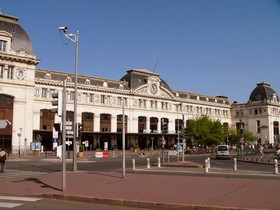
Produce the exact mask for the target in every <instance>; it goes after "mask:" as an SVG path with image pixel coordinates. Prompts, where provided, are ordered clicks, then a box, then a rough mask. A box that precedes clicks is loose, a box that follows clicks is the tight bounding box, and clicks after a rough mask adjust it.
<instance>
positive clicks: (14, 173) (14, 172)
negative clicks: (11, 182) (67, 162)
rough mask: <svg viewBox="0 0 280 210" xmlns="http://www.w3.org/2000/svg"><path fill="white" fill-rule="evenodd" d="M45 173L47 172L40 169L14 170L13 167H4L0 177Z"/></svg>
mask: <svg viewBox="0 0 280 210" xmlns="http://www.w3.org/2000/svg"><path fill="white" fill-rule="evenodd" d="M42 174H47V172H40V171H22V170H14V169H5V172H4V173H0V179H1V178H13V177H29V176H36V175H42Z"/></svg>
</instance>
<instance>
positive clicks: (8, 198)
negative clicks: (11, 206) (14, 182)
mask: <svg viewBox="0 0 280 210" xmlns="http://www.w3.org/2000/svg"><path fill="white" fill-rule="evenodd" d="M0 200H13V201H27V202H28V201H29V202H35V201H39V200H41V198H31V197H17V196H5V195H3V196H0Z"/></svg>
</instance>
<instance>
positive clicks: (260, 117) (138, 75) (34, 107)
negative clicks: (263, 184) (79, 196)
mask: <svg viewBox="0 0 280 210" xmlns="http://www.w3.org/2000/svg"><path fill="white" fill-rule="evenodd" d="M0 24H1V27H0V45H1V46H0V84H1V87H0V97H1V98H2V99H1V100H3V101H12V105H9V103H8V102H7V103H6V102H5V104H6V105H5V106H4V105H3V108H1V107H0V120H1V119H8V120H10V121H11V128H9V129H8V128H5V129H0V135H1V136H2V141H1V140H0V143H1V146H2V147H8V148H9V149H11V150H12V152H13V153H17V152H19V153H20V152H21V151H24V152H26V150H29V149H30V143H31V142H42V143H43V144H44V145H45V147H46V148H47V149H52V145H53V144H52V143H53V138H56V137H54V130H53V127H54V124H55V123H59V122H61V118H60V117H59V116H57V115H56V114H54V113H52V112H51V109H52V108H53V106H52V105H51V101H52V97H51V96H52V93H54V92H58V91H62V89H63V81H64V80H66V81H67V88H66V89H67V90H66V92H67V96H66V98H67V103H66V107H67V120H68V121H70V122H72V121H73V107H74V81H75V80H74V76H75V75H74V74H72V73H65V72H59V71H54V70H47V69H39V68H36V65H37V64H38V63H39V61H38V60H37V58H36V55H35V54H34V52H33V49H32V43H31V41H30V39H29V38H28V35H27V34H26V32H25V31H24V30H23V29H22V28H21V26H20V25H19V24H18V18H16V17H12V16H7V15H3V14H0ZM257 88H258V90H254V91H253V92H252V94H251V96H250V99H249V101H248V102H247V103H244V104H237V103H230V102H229V100H228V98H227V97H225V96H206V95H202V94H196V93H190V92H186V91H177V90H172V89H171V88H170V87H169V85H168V83H167V82H166V81H164V80H163V79H162V78H161V77H160V75H159V74H157V73H153V72H151V71H149V70H146V69H131V70H129V71H127V72H126V74H125V75H124V76H123V77H122V78H121V79H120V80H110V79H108V78H96V77H93V76H89V75H86V76H85V75H78V99H77V104H78V109H77V121H78V122H79V123H82V124H83V127H84V130H83V132H82V137H81V140H82V141H89V144H90V147H91V149H94V148H98V147H103V145H104V142H108V144H109V149H113V148H115V147H117V148H120V147H121V145H120V144H121V143H120V142H121V139H122V116H123V111H124V115H125V131H126V148H130V147H131V146H132V145H135V144H138V145H139V146H140V147H142V148H147V147H150V145H151V141H153V142H152V143H153V145H154V146H155V147H157V148H159V147H160V146H161V141H162V134H161V131H162V123H163V122H167V123H168V134H166V135H165V137H164V138H165V139H166V140H167V147H170V146H172V145H174V144H176V141H177V133H176V132H177V130H178V129H179V130H180V129H182V127H184V125H183V121H185V120H187V119H194V118H197V117H200V116H202V115H207V116H209V117H210V118H211V119H214V120H220V121H221V123H223V124H225V125H227V126H229V127H232V126H233V127H236V128H238V126H240V125H242V126H244V129H245V130H249V131H251V132H252V133H253V134H255V135H256V136H258V137H259V138H261V141H262V143H264V142H265V140H267V141H269V142H270V143H273V142H276V141H278V136H279V121H280V119H279V112H280V104H279V98H278V95H277V94H276V93H275V92H274V91H273V89H272V88H271V87H270V85H268V84H264V83H261V84H258V86H257ZM262 88H263V89H264V90H263V89H262ZM123 101H124V106H122V104H123ZM3 104H4V102H3ZM68 138H69V139H68V140H71V135H69V136H68ZM0 139H1V138H0ZM3 139H4V140H3Z"/></svg>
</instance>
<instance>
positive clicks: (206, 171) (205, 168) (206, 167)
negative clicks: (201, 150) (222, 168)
mask: <svg viewBox="0 0 280 210" xmlns="http://www.w3.org/2000/svg"><path fill="white" fill-rule="evenodd" d="M204 170H205V171H204V172H205V173H208V160H207V158H206V159H205V164H204Z"/></svg>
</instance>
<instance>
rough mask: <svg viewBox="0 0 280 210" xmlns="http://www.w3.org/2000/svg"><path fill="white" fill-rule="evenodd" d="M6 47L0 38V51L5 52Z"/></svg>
mask: <svg viewBox="0 0 280 210" xmlns="http://www.w3.org/2000/svg"><path fill="white" fill-rule="evenodd" d="M6 49H7V42H6V41H3V40H0V51H1V52H6Z"/></svg>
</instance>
